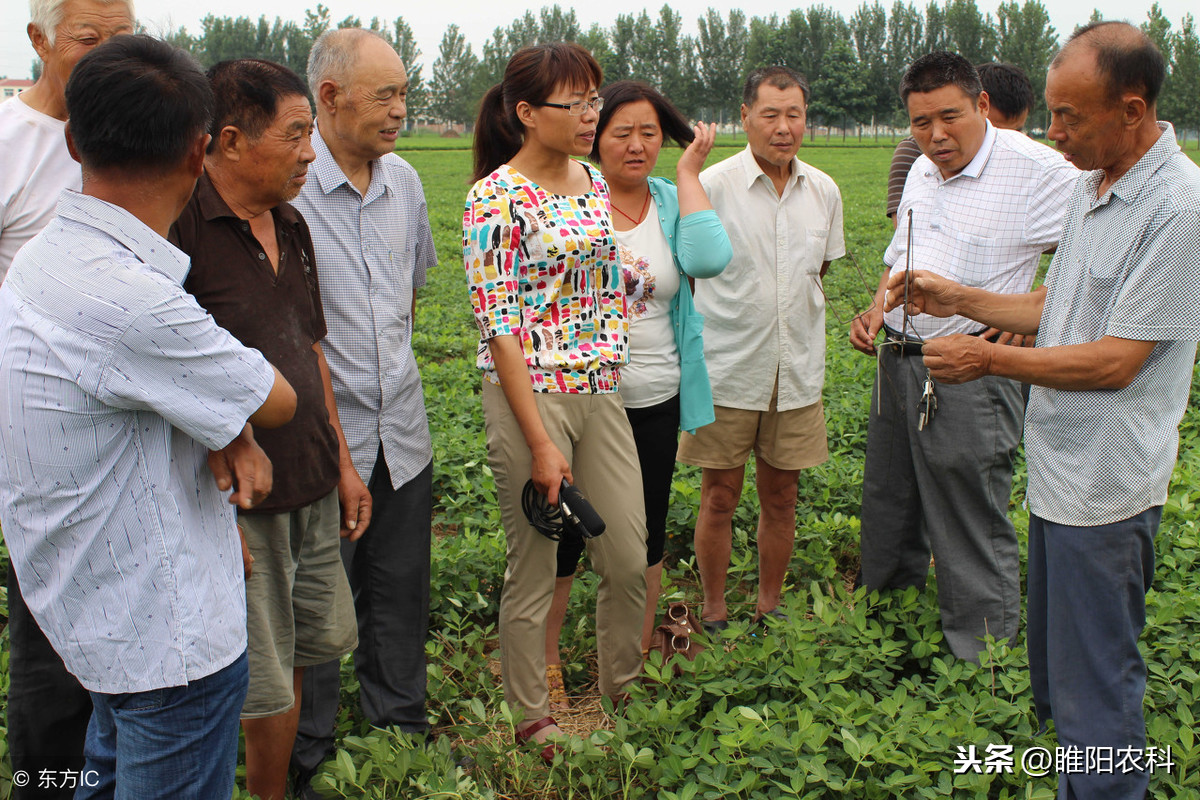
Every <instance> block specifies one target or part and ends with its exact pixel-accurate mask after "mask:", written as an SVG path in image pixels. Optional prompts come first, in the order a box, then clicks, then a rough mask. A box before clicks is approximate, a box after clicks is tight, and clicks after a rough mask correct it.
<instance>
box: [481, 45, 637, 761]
mask: <svg viewBox="0 0 1200 800" xmlns="http://www.w3.org/2000/svg"><path fill="white" fill-rule="evenodd" d="M600 81H601V73H600V67H599V65H597V64H596V61H595V59H593V58H592V56H591V55H590V54H589V53H588V52H587V51H586V50H584V49H583V48H581V47H579V46H578V45H575V44H564V43H554V44H543V45H537V46H535V47H529V48H525V49H523V50H521V51H519V52H518V53H517V54H516V55H514V56H513V57H512V59H511V60H510V61H509V62H508V67H507V68H506V70H505V73H504V80H503V82H501V83H500V84H498V85H497V86H495V87H493V88H492V89H491V90H490V91H489V92H488V93H487V95H486V96H485V97H484V99H483V103H482V105H481V107H480V111H479V120H478V122H477V123H476V127H475V179H476V183H475V185H474V187H472V189H471V191H470V193H469V194H468V195H467V203H466V212H465V214H464V217H463V258H464V261H465V265H466V270H467V281H468V283H469V285H470V292H471V303H472V306H473V309H474V312H475V319H476V322H477V323H478V325H479V330H480V334H481V338H480V343H479V356H478V365H479V367H480V369H482V370H483V372H484V382H483V391H482V397H483V413H484V420H485V424H486V427H487V442H488V462H489V464H490V465H491V468H492V473H493V475H494V477H495V480H496V491H497V497H498V501H499V504H500V515H501V519H502V521H503V523H504V531H505V536H506V539H507V544H508V565H507V569H506V571H505V575H504V590H503V593H502V594H501V598H500V647H501V668H502V679H503V682H504V694H505V698H506V699H507V701H508V703H509V704H510V706H512V707H514V708H518V709H520V710H521V711H522V712H523V713H524V721H523V722H521V723H520V724H519V725H518V729H517V739H518V741H526V740H529V739H532V740H534V741H537V742H543V741H545V740H546V739H547V738H551V737H553V736H555V735H561V731H559V729H558V726H557V724H556V723H555V721H554V719H553V718H552V717H550V716H548V714H549V704H548V698H547V690H546V681H545V667H546V664H545V657H544V654H545V640H546V614H547V612H548V611H549V609H550V602H551V597H552V595H553V593H554V575H555V567H556V557H557V551H558V545H557V543H556V542H555V541H553V540H551V539H549V538H547V537H545V536H543V535H541V534H540V533H538V532H537V531H536V530H535V529H534V528H533V527H532V526H531V525H530V524H529V522H528V521H527V520H526V518H525V516H524V514H523V512H522V505H521V495H522V490H523V488H524V485H525V483H526V481H528V480H530V479H532V481H533V484H534V486H535V487H536V489H537V491H538V492H540V493H541V494H542V495H545V496H546V498H547V500H548V501H549V502H550V504H551V505H555V504H557V501H558V490H559V486H560V484H561V481H562V479H563V478H566V480H567V481H569V482H570V483H573V484H576V485H578V486H579V488H580V489H582V491H583V492H584V494H585V495H587V497H588V499H589V500H590V501H591V503H592V505H593V506H594V507H595V509H596V511H597V513H599V515H600V516H601V517H602V518H603V519H604V521H605V523H606V524H607V531H606V532H605V533H604V535H602V536H599V537H597V538H595V539H591V540H589V541H588V552H589V556H590V558H591V561H592V564H593V566H594V568H595V569H596V572H597V573H598V574H599V575H600V576H601V584H600V588H599V591H598V596H597V603H596V628H597V633H596V638H597V643H598V648H597V649H598V650H599V672H600V676H599V678H600V691H601V692H602V693H604V694H605V695H608V696H609V697H613V698H617V697H619V696H620V695H621V693H622V692H623V691H624V689H625V686H626V685H627V684H628V683H629V682H630V681H632V680H634V679H635V678H637V676H638V674H639V673H640V672H641V665H642V658H641V647H640V638H641V627H642V613H643V608H644V605H645V602H646V583H645V576H644V570H645V567H646V520H645V512H644V509H643V504H642V486H641V478H640V474H639V469H638V461H637V455H636V450H635V447H634V443H633V434H632V432H631V431H630V428H629V421H628V419H627V418H626V417H625V411H624V408H623V406H622V405H621V398H620V396H619V395H618V394H617V380H618V375H619V369H618V368H619V365H620V364H622V363H624V362H625V361H626V360H627V353H628V349H627V332H628V331H627V328H628V326H627V323H626V317H625V289H624V285H623V282H622V272H621V263H620V260H619V258H618V255H617V245H616V240H615V239H614V236H613V229H612V223H611V222H610V220H609V212H608V188H607V186H606V185H605V183H604V179H603V178H602V177H601V175H600V173H599V172H598V171H596V170H595V169H594V168H593V167H591V166H589V165H588V164H586V163H585V162H582V161H578V160H576V159H575V158H572V156H587V155H588V154H589V153H590V152H591V150H592V144H593V142H594V140H595V136H596V121H597V117H598V112H599V111H600V108H601V106H602V101H601V100H600V98H599V97H598V96H597V94H596V88H597V87H598V86H599V85H600ZM542 756H543V758H547V759H552V758H553V756H554V745H553V744H550V745H547V747H546V748H544V749H543V751H542Z"/></svg>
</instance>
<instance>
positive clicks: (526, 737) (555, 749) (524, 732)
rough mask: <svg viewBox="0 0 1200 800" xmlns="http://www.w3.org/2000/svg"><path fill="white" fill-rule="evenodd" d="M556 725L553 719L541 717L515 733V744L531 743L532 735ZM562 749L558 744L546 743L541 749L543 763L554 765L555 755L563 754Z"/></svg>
mask: <svg viewBox="0 0 1200 800" xmlns="http://www.w3.org/2000/svg"><path fill="white" fill-rule="evenodd" d="M557 725H558V723H557V722H555V721H554V717H542V718H541V719H539V720H538V721H537V722H535V723H533V724H532V725H530V726H529V727H528V728H522V729H521V730H518V731H517V737H516V738H517V744H525V743H526V742H529V741H532V740H533V735H534V734H535V733H537V732H538V731H540V730H542V729H543V728H549V727H551V726H557ZM564 749H565V748H564V747H563V746H562V745H561V744H559V743H558V742H547V743H546V746H545V747H543V748H542V752H541V756H542V761H545V762H546V763H547V764H552V763H554V756H555V754H556V753H561V752H563V750H564Z"/></svg>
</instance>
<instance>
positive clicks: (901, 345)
mask: <svg viewBox="0 0 1200 800" xmlns="http://www.w3.org/2000/svg"><path fill="white" fill-rule="evenodd" d="M986 330H987V328H980V329H979V330H977V331H975V332H974V333H969V334H967V335H968V336H983V334H984V331H986ZM883 333H884V340H885V343H886V344H888V345H889V346H892V347H895V348H896V349H897V350H898V351H899V352H900V355H902V356H919V355H921V345H922V344H924V343H923V342H922V341H921V340H920V339H914V338H913V337H911V336H905V335H904V334H903V333H901V332H900V331H898V330H896V329H895V328H893V327H891V326H889V325H884V326H883ZM983 338H984V341H988V342H995V341H996V340H997V339H999V338H1000V334H999V333H994V334H992V335H991V336H984V337H983Z"/></svg>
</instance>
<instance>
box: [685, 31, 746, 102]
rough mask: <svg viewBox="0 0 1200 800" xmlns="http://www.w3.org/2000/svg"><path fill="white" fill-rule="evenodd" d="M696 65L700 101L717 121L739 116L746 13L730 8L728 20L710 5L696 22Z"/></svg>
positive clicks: (744, 74) (744, 54)
mask: <svg viewBox="0 0 1200 800" xmlns="http://www.w3.org/2000/svg"><path fill="white" fill-rule="evenodd" d="M696 24H697V27H698V29H699V35H698V36H697V38H696V66H697V68H698V70H699V73H700V81H701V85H702V86H703V90H704V101H703V102H701V103H700V104H699V105H700V106H701V107H702V109H703V110H704V111H706V112H708V114H709V115H710V118H713V119H715V120H717V121H718V122H722V123H724V122H728V121H732V120H735V119H737V118H738V116H739V115H738V108H739V107H740V105H741V102H742V85H743V83H745V80H746V68H745V61H746V45H747V43H748V41H749V31H748V30H747V29H746V15H745V14H744V13H743V12H742V11H740V10H739V9H736V8H735V9H732V10H731V11H730V12H729V19H728V21H726V20H723V19H721V12H719V11H717V10H716V9H714V8H709V9H708V11H707V12H705V15H704V16H703V17H700V18H699V19H698V20H697V22H696Z"/></svg>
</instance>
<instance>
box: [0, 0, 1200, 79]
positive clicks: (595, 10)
mask: <svg viewBox="0 0 1200 800" xmlns="http://www.w3.org/2000/svg"><path fill="white" fill-rule="evenodd" d="M823 1H824V3H825V4H826V5H828V6H832V7H833V8H835V9H837V10H838V11H840V12H841V13H842V15H843V16H845V17H846V18H847V19H849V18H850V16H851V15H852V14H853V13H854V10H855V9H856V8H857V7H858V6H859V5H860V4H861V0H823ZM2 2H3V12H2V18H0V76H7V77H10V78H26V77H29V75H30V65H31V63H32V61H33V59H34V57H35V56H34V52H33V48H32V47H30V45H29V40H28V38H27V37H26V35H25V25H26V23H27V22H28V21H29V16H28V14H29V11H28V8H29V7H28V4H27V3H26V2H25V0H2ZM134 2H135V6H134V7H135V9H136V10H137V15H138V19H139V20H140V21H141V22H142V24H144V25H145V26H146V27H147V28H148V29H149V30H150V31H151V32H152V33H160V32H163V31H165V30H170V29H172V28H178V27H180V26H183V27H186V28H187V29H188V31H190V32H192V33H197V32H199V30H200V19H201V18H202V17H204V16H205V15H206V14H214V15H216V16H218V17H221V16H245V15H247V14H252V15H253V17H254V18H255V19H257V18H258V17H259V16H260V15H263V14H265V15H266V16H267V18H268V19H271V20H273V19H274V18H275V17H277V16H278V17H282V18H284V19H291V20H295V21H297V22H298V21H300V20H302V19H303V17H304V9H305V8H313V9H315V8H316V6H317V2H316V0H312V2H304V0H301V2H297V0H258V1H257V2H255V3H249V4H248V3H246V2H245V0H206V2H203V3H197V2H195V0H134ZM976 2H977V3H978V5H979V8H980V10H982V11H983V12H984V13H988V12H992V13H993V14H994V12H995V9H996V6H997V5H998V4H999V1H998V0H976ZM1194 2H1195V0H1161V2H1160V5H1161V7H1162V9H1163V12H1164V13H1165V14H1166V15H1167V18H1168V19H1170V20H1171V23H1172V26H1173V27H1176V28H1177V27H1178V26H1179V21H1180V20H1181V19H1182V18H1183V15H1184V14H1185V13H1187V11H1189V10H1191V9H1194V8H1195V5H1194ZM325 4H326V5H327V6H328V7H329V11H330V16H331V18H332V19H333V20H334V21H335V23H336V21H338V20H342V19H345V18H346V17H348V16H351V15H354V16H358V17H360V18H361V19H362V20H363V22H364V23H369V21H370V19H371V18H372V17H376V16H378V17H382V18H383V19H385V20H387V21H388V22H389V23H390V22H391V20H393V19H395V18H396V17H397V16H403V17H404V18H405V19H406V20H407V21H408V24H409V25H411V26H412V29H413V32H414V33H415V34H416V36H417V41H418V43H419V45H420V47H421V50H422V56H421V61H422V62H423V63H424V64H425V65H426V66H425V70H424V74H425V75H426V76H428V75H429V74H430V71H431V69H432V65H433V61H434V59H436V58H437V48H438V43H439V42H440V41H441V38H442V34H443V33H444V32H445V30H446V26H447V25H449V24H450V23H452V22H454V23H457V24H458V26H459V27H460V28H461V29H462V31H463V33H465V34H466V36H467V41H469V42H470V43H471V45H472V47H473V48H474V50H475V52H476V54H478V53H479V48H480V46H481V45H482V44H483V42H484V41H485V40H486V39H487V38H489V37H490V36H491V33H492V30H493V29H495V28H496V27H506V26H507V25H508V24H509V23H510V22H511V21H512V20H513V19H514V18H515V17H518V16H520V15H522V14H524V13H525V10H526V9H532V10H534V11H535V12H536V11H537V9H539V8H541V7H542V6H548V5H553V0H551V1H550V2H545V3H543V2H525V1H523V0H518V2H517V3H515V4H514V3H505V2H497V1H496V0H443V1H442V2H428V3H426V2H412V3H397V2H395V0H328V1H327V2H326V3H325ZM814 4H815V2H805V1H804V0H799V1H798V2H795V3H794V4H793V3H788V2H782V3H781V2H779V0H700V2H697V3H694V4H693V3H688V4H686V5H685V4H684V3H681V2H678V0H673V1H672V2H671V3H670V5H671V6H673V7H674V8H676V9H677V10H678V9H684V8H686V9H690V10H684V11H682V14H683V20H684V26H685V32H687V33H691V34H694V33H695V32H696V17H697V16H699V15H700V12H699V11H698V10H697V9H701V8H705V7H709V6H711V7H713V8H717V9H719V10H720V11H721V12H722V14H724V13H725V12H726V11H727V10H728V9H731V8H741V9H742V10H743V11H745V12H746V15H747V16H748V17H754V16H769V15H770V14H772V13H780V14H781V15H782V14H785V13H786V10H788V9H790V8H793V7H803V8H807V7H809V6H810V5H814ZM560 5H562V6H563V7H564V8H570V7H574V8H575V13H576V15H577V16H578V18H579V21H580V23H581V24H582V26H583V27H584V28H585V29H586V28H587V27H588V26H590V25H591V24H592V23H593V22H598V23H600V24H601V25H602V26H604V27H609V26H610V25H611V24H612V23H613V21H614V20H615V19H616V17H617V15H618V14H624V13H638V12H640V11H641V10H642V9H648V10H649V11H650V13H651V16H656V15H657V9H659V8H661V7H662V3H661V2H655V0H604V2H601V3H589V4H572V3H570V2H562V3H560ZM916 5H917V6H918V7H924V0H917V3H916ZM943 5H944V3H943ZM1045 5H1046V6H1047V8H1050V9H1051V22H1052V24H1053V25H1054V27H1055V28H1056V29H1057V30H1058V33H1059V35H1060V37H1061V36H1065V35H1068V34H1070V32H1071V31H1072V30H1073V29H1074V27H1075V26H1076V25H1077V24H1080V23H1082V22H1084V21H1086V20H1087V18H1088V16H1089V15H1090V14H1091V12H1092V9H1093V8H1098V9H1100V11H1101V13H1102V14H1104V16H1105V18H1106V19H1128V20H1129V21H1130V22H1133V23H1135V24H1136V23H1140V22H1142V21H1143V20H1144V19H1145V18H1146V11H1147V10H1149V8H1150V5H1151V0H1133V2H1129V0H1124V1H1122V0H1051V1H1050V2H1046V3H1045ZM884 6H885V7H886V8H888V9H890V8H891V0H886V2H884ZM248 7H250V8H252V9H253V11H252V12H248V11H247V8H248Z"/></svg>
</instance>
